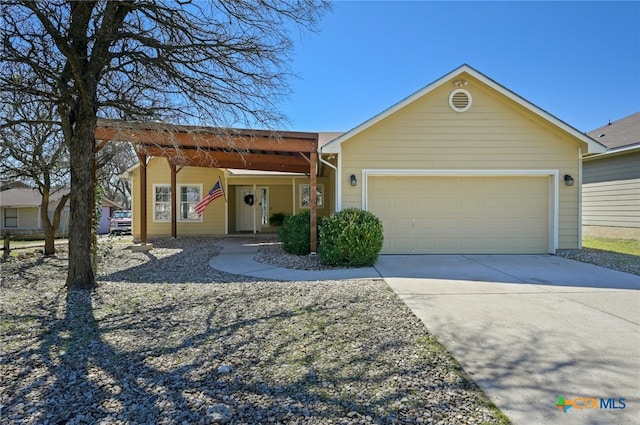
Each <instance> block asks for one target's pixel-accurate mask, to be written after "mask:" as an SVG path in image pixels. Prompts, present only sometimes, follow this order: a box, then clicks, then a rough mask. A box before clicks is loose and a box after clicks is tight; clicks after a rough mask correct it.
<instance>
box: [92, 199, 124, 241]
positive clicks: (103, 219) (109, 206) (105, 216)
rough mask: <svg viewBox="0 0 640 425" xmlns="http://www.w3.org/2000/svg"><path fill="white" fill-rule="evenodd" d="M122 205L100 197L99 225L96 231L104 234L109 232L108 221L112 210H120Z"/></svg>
mask: <svg viewBox="0 0 640 425" xmlns="http://www.w3.org/2000/svg"><path fill="white" fill-rule="evenodd" d="M121 209H122V207H121V206H120V205H118V204H116V203H115V202H113V201H111V200H109V199H107V198H102V213H101V215H100V226H99V227H98V233H99V234H101V235H104V234H106V233H109V222H110V218H111V216H112V215H113V213H114V211H118V210H121Z"/></svg>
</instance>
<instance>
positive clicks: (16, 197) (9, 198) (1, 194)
mask: <svg viewBox="0 0 640 425" xmlns="http://www.w3.org/2000/svg"><path fill="white" fill-rule="evenodd" d="M68 192H69V190H68V189H63V190H58V191H56V192H54V193H53V194H52V195H51V196H50V199H49V200H50V202H49V208H48V214H49V219H51V220H53V213H54V211H55V209H56V207H57V206H58V203H59V202H60V198H61V197H62V195H64V194H65V193H68ZM41 202H42V195H40V192H38V190H37V189H33V188H30V187H28V186H25V185H20V186H18V187H16V185H12V187H11V188H9V189H5V190H2V191H0V210H1V214H0V218H1V220H2V223H1V225H0V231H1V232H2V233H4V232H5V231H7V232H10V233H11V234H13V235H31V234H38V233H42V232H43V231H44V228H43V225H42V219H41V218H40V204H41ZM118 209H121V207H120V206H119V205H118V204H116V203H114V202H112V201H110V200H108V199H106V198H103V200H102V218H101V221H100V227H99V230H98V233H109V217H111V213H112V212H113V211H115V210H118ZM68 232H69V201H67V204H66V205H65V206H64V208H63V209H62V214H61V216H60V225H59V226H58V233H68Z"/></svg>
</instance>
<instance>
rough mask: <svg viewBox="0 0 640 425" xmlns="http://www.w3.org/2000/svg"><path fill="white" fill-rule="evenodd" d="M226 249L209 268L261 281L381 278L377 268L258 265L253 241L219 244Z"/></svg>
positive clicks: (211, 261) (228, 239)
mask: <svg viewBox="0 0 640 425" xmlns="http://www.w3.org/2000/svg"><path fill="white" fill-rule="evenodd" d="M215 245H217V246H220V247H222V248H223V250H222V251H221V252H220V254H219V255H218V256H217V257H214V258H212V259H211V260H210V261H209V266H211V267H212V268H214V269H216V270H220V271H223V272H227V273H233V274H240V275H244V276H251V277H256V278H260V279H272V280H291V281H316V280H342V279H380V278H381V277H380V274H379V273H378V272H377V271H376V269H374V268H373V267H360V268H356V269H336V270H293V269H285V268H282V267H275V266H270V265H269V264H264V263H258V262H257V261H255V260H254V259H253V257H255V255H256V253H257V252H258V249H259V248H260V245H261V243H260V242H255V241H253V240H252V239H249V238H227V239H223V240H221V241H218V242H216V243H215Z"/></svg>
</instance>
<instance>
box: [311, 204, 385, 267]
mask: <svg viewBox="0 0 640 425" xmlns="http://www.w3.org/2000/svg"><path fill="white" fill-rule="evenodd" d="M319 239H320V247H319V249H318V255H319V256H320V261H321V262H322V263H323V264H326V265H330V266H349V267H362V266H372V265H373V264H374V263H375V262H376V260H377V259H378V255H379V254H380V250H381V249H382V240H383V236H382V223H381V222H380V219H379V218H378V217H376V216H375V215H373V214H372V213H370V212H368V211H362V210H359V209H357V208H347V209H344V210H342V211H340V212H337V213H335V214H333V215H331V216H329V217H325V218H324V219H323V220H322V223H321V224H320V238H319Z"/></svg>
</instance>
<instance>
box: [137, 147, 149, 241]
mask: <svg viewBox="0 0 640 425" xmlns="http://www.w3.org/2000/svg"><path fill="white" fill-rule="evenodd" d="M136 155H137V156H138V160H139V161H140V216H141V217H140V242H141V243H142V244H145V245H146V243H147V155H146V154H143V153H140V152H138V151H136Z"/></svg>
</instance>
